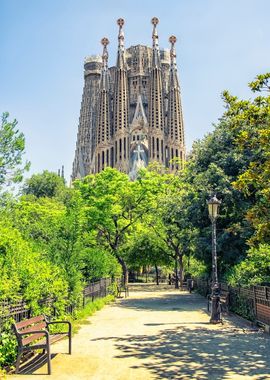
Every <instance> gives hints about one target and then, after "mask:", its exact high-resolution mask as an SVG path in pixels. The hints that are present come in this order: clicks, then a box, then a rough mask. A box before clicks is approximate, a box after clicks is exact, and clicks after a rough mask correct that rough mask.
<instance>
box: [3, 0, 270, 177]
mask: <svg viewBox="0 0 270 380" xmlns="http://www.w3.org/2000/svg"><path fill="white" fill-rule="evenodd" d="M269 14H270V1H269V0H256V1H255V0H234V1H233V0H171V1H164V0H148V1H147V0H136V1H129V0H126V1H124V0H111V1H109V0H99V1H96V0H95V1H91V0H0V16H1V22H0V112H1V113H2V112H3V111H8V112H9V113H10V116H11V118H12V119H13V118H16V119H17V120H18V121H19V128H20V130H22V131H23V132H24V134H25V137H26V157H27V159H29V160H30V161H31V163H32V167H31V173H34V172H41V171H42V170H44V169H48V170H52V171H57V169H58V168H60V167H61V165H62V164H63V165H65V174H66V178H67V179H69V176H70V174H71V167H72V161H73V158H74V151H75V143H76V135H77V129H78V120H79V112H80V103H81V96H82V89H83V60H84V57H85V56H87V55H91V54H98V53H100V52H101V45H100V40H101V38H102V37H103V36H106V37H108V38H109V40H110V45H109V54H110V57H109V63H110V65H114V64H115V58H116V48H117V25H116V19H117V18H119V17H123V18H124V19H125V21H126V23H125V36H126V46H127V47H128V46H130V45H136V44H139V43H140V44H148V45H150V44H151V29H152V28H151V23H150V20H151V18H152V17H153V16H157V17H158V18H159V19H160V23H159V25H158V32H159V38H160V46H161V47H168V37H169V36H170V35H171V34H174V35H176V36H177V38H178V42H177V46H176V48H177V62H178V67H179V72H180V80H181V87H182V102H183V108H184V119H185V131H186V141H187V147H188V149H190V148H191V146H192V142H193V141H194V140H196V139H199V138H202V137H203V136H204V135H205V134H206V133H207V132H209V131H211V130H212V129H213V127H212V123H216V122H217V121H218V118H219V117H220V116H221V115H222V112H223V104H222V100H221V98H220V94H221V92H222V91H223V90H224V89H228V90H230V92H231V93H233V94H234V95H237V96H240V97H245V98H249V97H251V96H252V94H251V93H250V91H249V90H248V88H247V83H248V82H249V81H251V80H252V79H253V78H254V77H255V76H256V75H257V74H259V73H264V72H266V71H269V70H270V46H269V45H270V22H269Z"/></svg>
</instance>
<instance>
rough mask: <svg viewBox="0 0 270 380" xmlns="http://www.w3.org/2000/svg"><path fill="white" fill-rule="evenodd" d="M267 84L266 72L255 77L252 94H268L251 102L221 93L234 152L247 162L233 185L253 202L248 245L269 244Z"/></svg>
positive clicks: (248, 215) (269, 87)
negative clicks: (250, 234) (250, 236)
mask: <svg viewBox="0 0 270 380" xmlns="http://www.w3.org/2000/svg"><path fill="white" fill-rule="evenodd" d="M269 81H270V73H267V74H265V75H258V76H257V78H256V79H255V81H254V82H251V83H250V84H249V86H250V88H251V90H252V91H254V92H261V91H267V92H268V94H267V95H266V96H261V95H259V96H257V97H256V98H255V99H254V100H252V101H251V100H239V99H238V98H237V97H235V96H232V95H230V94H229V93H228V91H225V92H224V94H223V96H224V99H225V102H226V107H227V111H226V113H225V118H226V120H227V124H228V127H229V128H230V131H231V133H233V135H234V144H235V146H236V147H237V152H238V154H240V155H242V156H243V157H246V158H248V161H249V162H248V165H246V166H245V167H244V168H243V170H242V171H241V172H240V173H239V176H238V177H237V178H236V179H235V180H234V181H233V186H234V188H235V189H237V190H239V191H241V193H242V194H243V195H244V196H245V198H246V199H247V200H249V201H251V202H252V204H251V207H250V208H249V209H248V210H247V211H246V218H247V220H248V221H249V222H250V223H251V224H252V225H253V227H254V229H255V234H254V235H253V236H252V238H251V239H250V240H249V242H250V244H258V243H263V242H265V243H270V216H269V215H270V154H269V152H270V128H269V125H270V95H269V92H270V84H269Z"/></svg>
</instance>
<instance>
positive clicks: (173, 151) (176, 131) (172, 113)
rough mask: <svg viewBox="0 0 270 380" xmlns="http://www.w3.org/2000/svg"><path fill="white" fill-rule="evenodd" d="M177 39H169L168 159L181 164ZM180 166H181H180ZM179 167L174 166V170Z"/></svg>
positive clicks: (182, 146)
mask: <svg viewBox="0 0 270 380" xmlns="http://www.w3.org/2000/svg"><path fill="white" fill-rule="evenodd" d="M176 41H177V39H176V37H175V36H171V37H170V38H169V42H170V44H171V49H170V61H171V63H170V80H169V93H168V119H167V122H168V145H169V147H170V149H169V155H170V159H171V160H172V159H175V158H177V159H180V160H181V162H183V161H184V160H185V149H184V144H185V142H184V122H183V112H182V105H181V93H180V85H179V80H178V75H177V66H176V51H175V43H176ZM171 166H172V169H174V164H173V163H171ZM181 166H182V165H181ZM178 167H179V165H178V164H176V165H175V168H178Z"/></svg>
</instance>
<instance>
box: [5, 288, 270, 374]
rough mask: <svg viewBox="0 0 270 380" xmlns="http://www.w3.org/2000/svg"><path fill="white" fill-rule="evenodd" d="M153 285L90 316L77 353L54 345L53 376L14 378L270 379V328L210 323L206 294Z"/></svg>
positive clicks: (42, 369)
mask: <svg viewBox="0 0 270 380" xmlns="http://www.w3.org/2000/svg"><path fill="white" fill-rule="evenodd" d="M133 289H134V288H133ZM142 289H144V290H142ZM145 290H148V291H145ZM154 290H155V289H154V288H153V287H152V288H149V287H148V288H147V287H140V288H136V291H132V292H130V297H129V298H127V299H119V300H117V301H116V302H115V303H113V304H111V305H108V306H106V307H105V308H104V309H102V310H101V311H99V312H97V313H96V314H95V315H94V316H92V317H90V318H89V319H88V322H89V324H85V325H83V326H82V328H81V329H80V331H79V333H78V334H76V335H75V336H74V338H73V353H72V355H71V356H70V355H67V354H65V352H67V351H66V350H67V341H66V340H64V341H60V342H59V343H56V344H54V345H53V346H52V352H53V353H55V355H54V357H53V360H52V375H51V376H50V377H49V376H48V375H46V373H47V368H46V365H44V366H40V368H39V369H37V370H36V371H35V372H34V373H33V374H21V375H16V376H15V375H13V376H8V380H15V379H21V380H23V379H36V380H44V379H50V380H69V379H70V380H72V379H87V380H92V379H93V380H148V379H149V380H150V379H213V380H218V379H259V380H262V379H270V339H269V336H268V335H267V334H265V333H263V332H261V331H254V330H253V329H252V328H251V327H250V326H249V325H248V324H245V323H244V322H243V321H240V320H238V319H237V318H235V317H230V318H229V319H228V320H226V321H225V323H224V325H218V326H213V325H210V324H209V315H208V314H207V313H206V300H205V299H204V298H202V297H201V296H199V295H197V294H191V295H190V294H188V293H187V292H180V291H175V290H172V289H164V290H162V291H154Z"/></svg>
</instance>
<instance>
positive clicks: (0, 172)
mask: <svg viewBox="0 0 270 380" xmlns="http://www.w3.org/2000/svg"><path fill="white" fill-rule="evenodd" d="M8 117H9V114H8V113H7V112H5V113H3V114H2V118H1V127H0V189H3V186H8V185H10V184H12V183H18V182H21V181H22V178H23V173H24V171H25V170H28V169H29V167H30V163H29V162H24V161H23V155H24V152H25V138H24V135H23V133H21V132H19V130H18V129H17V124H18V122H17V121H16V120H14V121H12V122H10V121H9V120H8Z"/></svg>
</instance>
